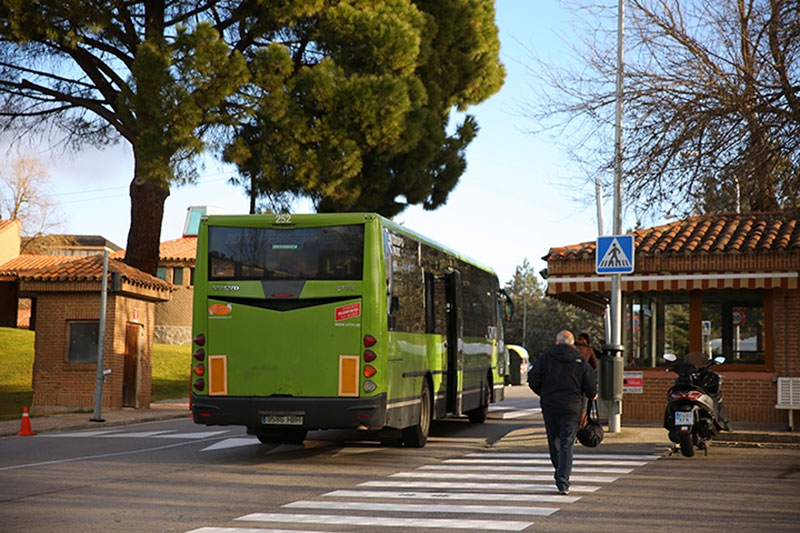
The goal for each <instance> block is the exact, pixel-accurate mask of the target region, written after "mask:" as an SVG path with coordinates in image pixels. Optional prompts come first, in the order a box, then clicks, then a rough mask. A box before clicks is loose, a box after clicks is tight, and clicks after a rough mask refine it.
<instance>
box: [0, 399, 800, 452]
mask: <svg viewBox="0 0 800 533" xmlns="http://www.w3.org/2000/svg"><path fill="white" fill-rule="evenodd" d="M93 416H94V414H93V413H92V412H83V413H64V414H56V415H49V416H41V417H31V418H30V423H31V429H32V430H33V432H34V433H37V434H39V433H53V432H58V431H76V430H81V429H97V428H103V427H113V426H120V425H126V424H135V423H138V422H153V421H157V420H168V419H171V418H184V417H185V418H188V417H190V416H191V413H190V412H189V403H188V400H167V401H164V402H158V403H152V404H150V409H121V410H110V409H109V410H106V411H104V412H103V413H102V418H103V420H104V421H103V422H93V421H91V420H90V419H91V418H92V417H93ZM21 419H22V413H20V419H19V420H2V421H0V437H8V436H15V435H16V434H17V433H19V431H20V429H21ZM604 429H606V433H605V438H604V439H603V445H609V444H615V445H621V446H622V445H626V446H630V445H639V447H641V446H642V445H645V446H647V447H650V448H652V451H651V452H649V453H657V452H658V451H666V450H668V449H669V448H670V446H671V443H670V441H669V438H668V437H667V432H666V430H664V429H663V428H662V427H661V426H660V425H658V424H655V423H649V422H644V421H638V422H631V423H628V424H626V423H625V422H624V421H623V424H622V427H621V428H620V431H619V432H617V433H609V432H608V431H607V430H608V428H607V427H606V428H604ZM539 441H541V442H539ZM538 444H541V445H542V446H547V440H546V438H545V436H544V432H543V427H537V426H535V425H534V426H531V427H527V428H524V429H518V430H516V431H512V432H510V433H508V434H507V435H505V436H504V437H503V438H502V439H501V440H500V441H498V442H495V443H494V444H493V445H492V447H494V448H504V449H507V448H514V447H520V448H523V447H524V448H527V447H530V446H533V445H538ZM712 445H713V446H753V447H765V448H766V447H797V448H798V449H800V431H787V430H784V429H782V428H780V427H777V426H765V425H758V424H739V425H738V426H736V425H735V426H734V431H731V432H722V433H720V434H719V435H718V436H717V437H716V438H715V439H714V441H713V444H712Z"/></svg>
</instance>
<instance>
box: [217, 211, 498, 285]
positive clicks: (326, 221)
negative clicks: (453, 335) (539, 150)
mask: <svg viewBox="0 0 800 533" xmlns="http://www.w3.org/2000/svg"><path fill="white" fill-rule="evenodd" d="M278 216H280V215H275V214H269V215H207V216H204V217H203V220H207V221H208V223H210V224H212V225H226V226H227V225H233V226H240V225H249V224H252V223H253V222H254V221H263V222H265V223H269V222H272V221H274V220H275V219H276V218H277V217H278ZM291 218H292V220H293V221H296V222H297V223H299V224H301V225H304V226H305V225H307V224H319V225H337V224H363V223H365V222H369V221H371V220H374V219H377V220H379V221H380V222H381V225H382V226H384V227H387V228H390V229H392V230H394V231H396V232H398V233H402V234H404V235H407V236H409V237H412V238H414V239H417V240H418V241H420V242H423V243H425V244H427V245H429V246H432V247H433V248H436V249H438V250H441V251H443V252H445V253H447V254H450V255H452V256H454V257H457V258H458V259H461V260H462V261H465V262H467V263H469V264H471V265H473V266H475V267H477V268H480V269H481V270H485V271H487V272H490V273H492V274H494V275H495V276H496V275H497V274H496V273H495V271H494V269H493V268H492V267H490V266H487V265H485V264H483V263H481V262H479V261H476V260H475V259H472V258H471V257H468V256H466V255H463V254H461V253H459V252H457V251H455V250H453V249H452V248H449V247H447V246H444V245H442V244H440V243H438V242H437V241H435V240H433V239H431V238H429V237H426V236H425V235H423V234H421V233H418V232H416V231H414V230H412V229H409V228H408V227H406V226H403V225H401V224H398V223H396V222H394V221H393V220H390V219H388V218H386V217H384V216H382V215H379V214H377V213H301V214H294V213H292V214H291Z"/></svg>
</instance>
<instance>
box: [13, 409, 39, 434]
mask: <svg viewBox="0 0 800 533" xmlns="http://www.w3.org/2000/svg"><path fill="white" fill-rule="evenodd" d="M29 435H36V433H35V432H34V431H33V430H32V429H31V415H29V414H28V406H27V405H26V406H25V407H23V408H22V424H21V425H20V427H19V433H17V436H18V437H27V436H29Z"/></svg>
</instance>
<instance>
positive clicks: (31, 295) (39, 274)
mask: <svg viewBox="0 0 800 533" xmlns="http://www.w3.org/2000/svg"><path fill="white" fill-rule="evenodd" d="M1 222H5V223H3V224H0V258H2V259H3V260H4V261H3V263H2V264H1V265H0V310H2V312H0V321H1V322H0V325H2V326H8V327H15V326H17V321H18V312H17V309H18V303H19V301H20V300H21V299H22V300H25V299H28V300H30V301H31V302H32V303H31V307H30V310H31V316H30V328H31V329H33V330H35V331H36V339H35V341H34V347H35V359H34V366H33V376H32V385H33V405H32V406H31V412H32V413H33V414H43V413H49V412H59V411H81V410H91V409H92V408H93V406H94V393H95V384H96V376H97V363H96V362H97V355H98V342H99V341H98V339H99V338H100V335H99V322H100V307H101V306H100V294H101V285H102V278H103V276H102V272H103V258H102V255H94V256H91V257H77V258H76V257H74V256H72V257H70V256H56V255H28V254H23V255H20V254H19V249H20V237H19V224H18V222H17V221H13V222H15V223H16V225H15V224H9V223H8V221H1ZM108 278H109V292H108V295H107V300H106V302H107V304H106V305H107V307H106V331H105V334H104V335H103V336H102V338H103V339H104V344H103V348H104V349H103V351H104V361H103V362H104V365H103V366H104V368H105V369H110V370H111V373H110V375H109V376H108V377H107V379H106V381H105V383H104V386H103V399H102V402H103V407H104V408H112V409H119V408H122V407H134V408H144V409H146V408H148V407H149V406H150V388H151V387H150V385H151V369H152V354H153V331H154V328H155V321H156V318H155V317H156V305H157V304H158V303H160V302H166V301H169V298H170V293H171V291H172V285H171V284H169V283H167V282H166V281H164V280H161V279H158V278H157V277H154V276H150V275H149V274H145V273H144V272H141V271H140V270H138V269H135V268H132V267H130V266H128V265H126V264H124V263H123V262H122V261H119V260H115V259H110V260H109V264H108Z"/></svg>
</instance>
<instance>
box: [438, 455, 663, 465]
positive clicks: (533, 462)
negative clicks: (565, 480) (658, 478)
mask: <svg viewBox="0 0 800 533" xmlns="http://www.w3.org/2000/svg"><path fill="white" fill-rule="evenodd" d="M584 457H587V456H584ZM443 462H445V463H452V464H465V465H467V464H483V465H506V464H507V465H550V459H549V458H548V459H445V460H444V461H443ZM649 463H650V461H608V460H602V459H599V460H596V461H595V460H591V459H574V460H573V461H572V465H573V466H577V465H582V466H592V465H596V466H645V465H647V464H649Z"/></svg>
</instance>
